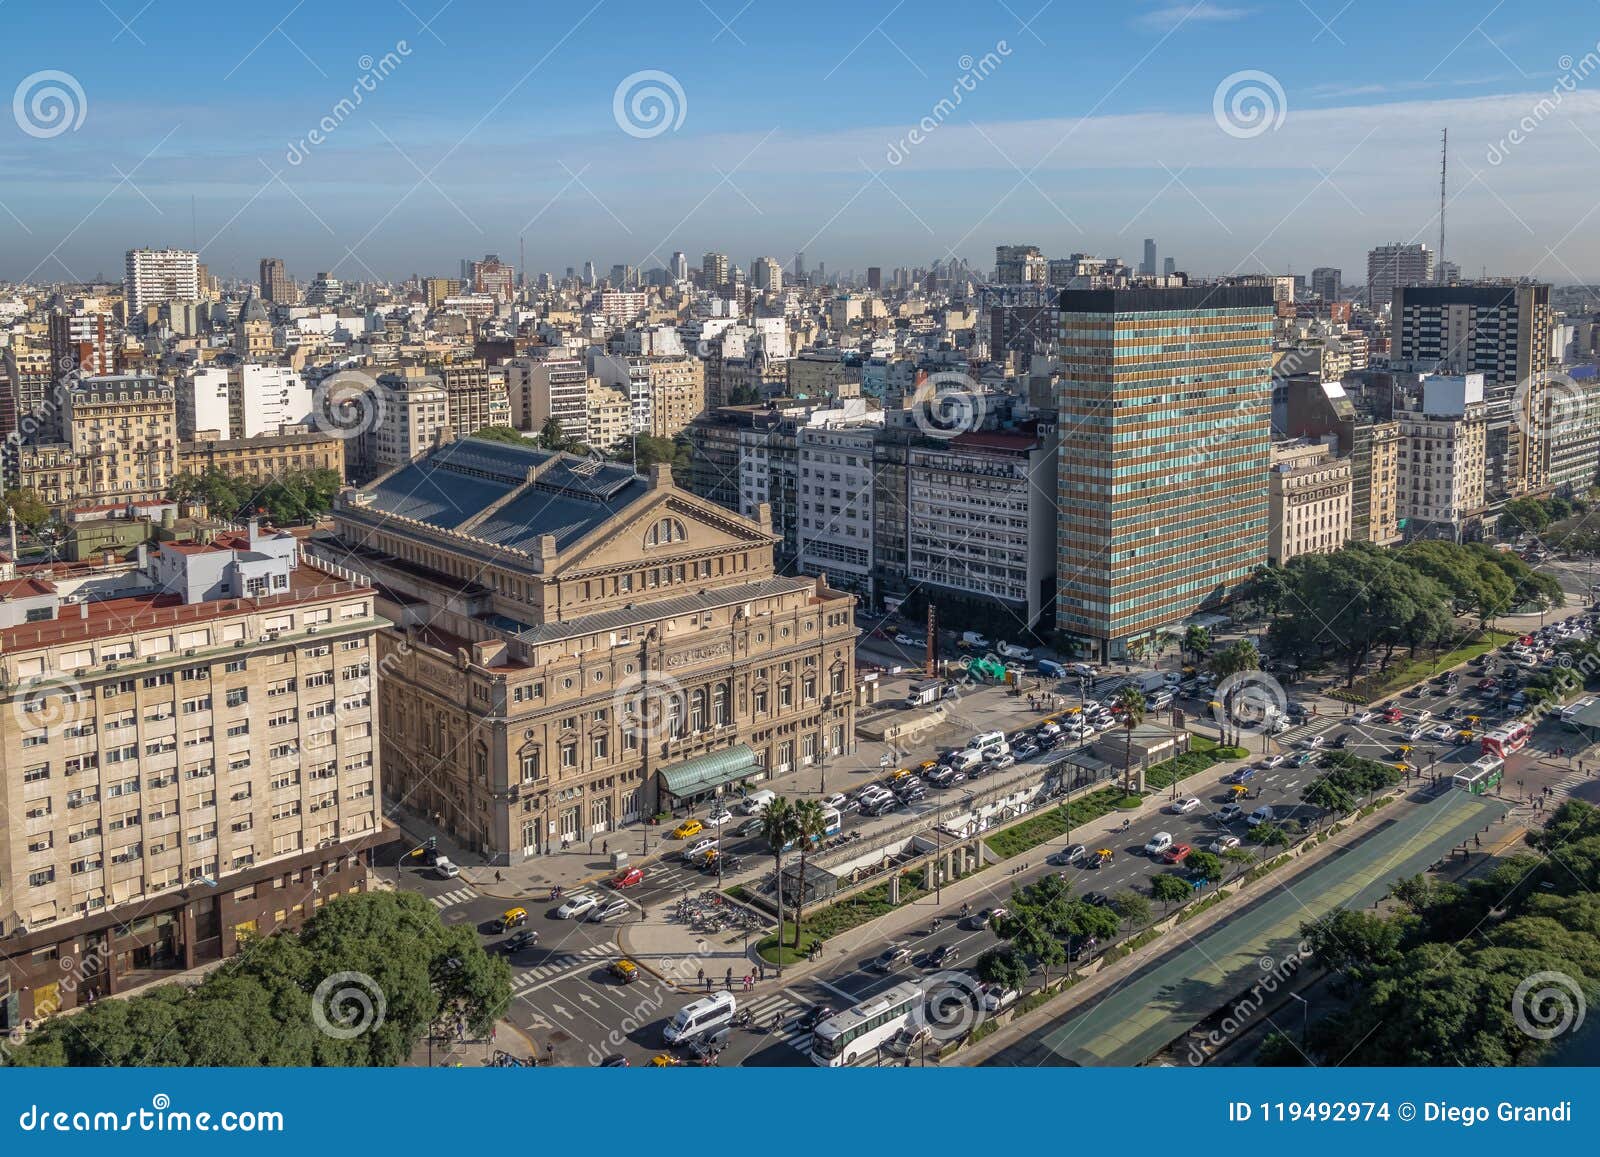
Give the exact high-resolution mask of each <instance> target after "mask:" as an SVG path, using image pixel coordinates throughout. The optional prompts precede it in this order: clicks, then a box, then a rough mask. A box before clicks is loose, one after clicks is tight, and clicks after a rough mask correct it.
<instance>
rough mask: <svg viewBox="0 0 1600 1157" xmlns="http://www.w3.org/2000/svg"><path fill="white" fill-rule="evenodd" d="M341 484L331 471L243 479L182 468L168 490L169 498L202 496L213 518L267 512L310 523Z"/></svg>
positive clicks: (239, 518)
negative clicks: (196, 472)
mask: <svg viewBox="0 0 1600 1157" xmlns="http://www.w3.org/2000/svg"><path fill="white" fill-rule="evenodd" d="M343 485H344V479H343V478H341V477H339V474H338V472H337V471H335V470H323V469H317V470H291V471H288V472H287V473H284V474H276V475H273V476H272V477H270V478H244V477H236V476H234V475H231V474H225V473H224V472H223V471H221V470H218V469H216V468H215V467H213V468H212V469H209V470H207V471H205V472H204V473H203V474H193V473H188V472H185V473H183V474H179V475H178V476H177V477H175V478H174V479H173V480H172V484H171V485H170V486H169V487H168V488H167V495H168V497H170V498H173V499H176V500H179V501H186V500H191V499H202V500H203V501H204V502H205V504H206V510H207V512H208V513H209V514H210V515H211V516H212V517H213V518H222V519H228V520H230V521H234V522H243V521H244V520H246V519H248V518H250V517H252V516H253V515H255V514H258V513H261V512H265V513H266V514H267V515H268V517H270V518H271V519H272V521H273V522H275V523H278V524H279V525H289V524H293V523H303V522H312V521H315V520H316V519H318V518H320V517H322V516H323V515H324V514H326V513H328V511H330V510H332V509H333V499H334V496H335V495H336V494H338V493H339V488H340V487H342V486H343Z"/></svg>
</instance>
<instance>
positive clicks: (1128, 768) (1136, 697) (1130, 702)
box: [1115, 683, 1144, 795]
mask: <svg viewBox="0 0 1600 1157" xmlns="http://www.w3.org/2000/svg"><path fill="white" fill-rule="evenodd" d="M1115 703H1116V705H1117V706H1118V707H1121V708H1122V727H1123V730H1124V732H1125V735H1124V738H1125V739H1126V741H1127V742H1126V743H1125V744H1124V747H1123V760H1122V789H1123V791H1125V792H1127V793H1128V794H1129V795H1132V794H1133V729H1134V728H1135V727H1138V726H1139V724H1141V723H1143V722H1144V692H1143V691H1140V690H1139V688H1137V687H1135V686H1134V685H1133V684H1132V683H1126V684H1124V685H1123V687H1122V690H1120V691H1118V692H1117V697H1116V699H1115Z"/></svg>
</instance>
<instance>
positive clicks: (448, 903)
mask: <svg viewBox="0 0 1600 1157" xmlns="http://www.w3.org/2000/svg"><path fill="white" fill-rule="evenodd" d="M477 898H478V893H476V892H474V891H473V890H472V889H471V888H457V889H455V890H454V891H451V892H441V893H440V894H439V895H437V896H430V897H429V900H430V901H431V902H432V903H433V906H434V907H435V908H438V909H439V910H440V911H441V912H442V911H444V909H446V908H451V907H454V906H455V905H457V904H465V903H466V902H467V901H468V900H475V899H477Z"/></svg>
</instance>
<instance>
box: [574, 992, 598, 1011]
mask: <svg viewBox="0 0 1600 1157" xmlns="http://www.w3.org/2000/svg"><path fill="white" fill-rule="evenodd" d="M578 999H579V1000H581V1001H583V1003H584V1004H587V1005H588V1006H589V1007H590V1008H599V1007H600V1002H599V1001H597V1000H596V999H595V998H594V997H592V996H590V995H589V994H588V993H587V992H580V993H578Z"/></svg>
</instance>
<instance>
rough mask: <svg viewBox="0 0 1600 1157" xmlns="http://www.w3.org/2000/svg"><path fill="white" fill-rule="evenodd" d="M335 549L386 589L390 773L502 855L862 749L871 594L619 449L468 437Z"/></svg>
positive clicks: (376, 501)
mask: <svg viewBox="0 0 1600 1157" xmlns="http://www.w3.org/2000/svg"><path fill="white" fill-rule="evenodd" d="M334 522H335V530H334V533H333V534H332V535H327V536H323V537H319V538H317V539H314V540H313V542H312V545H311V550H312V551H313V553H314V554H315V555H316V556H317V557H319V558H321V559H324V560H327V563H328V565H330V566H335V567H338V568H344V569H345V570H346V572H347V573H348V574H350V575H351V576H352V577H362V578H364V579H366V580H368V581H371V582H372V583H373V584H374V585H375V586H376V587H377V588H378V589H379V590H380V592H381V597H380V601H379V606H380V609H381V610H382V611H383V612H384V613H385V614H387V615H389V616H390V617H391V619H392V621H393V623H394V624H395V626H394V628H393V629H392V630H390V631H386V632H384V633H383V634H382V635H381V636H380V637H381V640H382V642H381V647H380V649H381V651H382V657H381V660H380V664H379V666H380V669H381V671H382V679H381V680H380V687H381V691H380V724H381V727H380V730H381V733H382V736H383V750H384V760H385V763H384V775H385V783H384V786H385V790H386V791H388V792H389V793H390V795H391V797H392V799H393V800H394V801H395V802H397V803H400V804H401V805H403V806H404V807H405V808H407V809H408V810H410V811H412V812H413V813H415V814H418V815H421V816H423V817H425V818H426V819H428V820H429V821H431V822H433V823H434V824H436V825H438V826H439V827H441V828H442V829H443V830H445V831H447V832H449V833H450V834H451V835H452V836H453V838H455V839H456V840H458V841H459V842H461V843H463V844H464V845H466V846H468V847H469V848H471V849H472V850H474V851H475V852H477V853H479V854H481V855H482V856H484V857H485V858H486V859H487V860H489V861H490V862H493V863H497V864H512V863H517V862H520V861H522V860H523V859H525V858H526V857H530V856H536V855H540V854H543V853H546V852H549V851H554V850H559V849H560V848H562V847H564V846H567V845H571V844H576V843H579V842H583V841H588V840H590V839H593V838H596V837H600V836H603V835H604V834H605V833H610V832H614V831H616V830H617V829H618V828H619V827H621V826H622V825H625V824H630V823H634V822H636V821H639V820H642V819H645V818H647V817H649V816H651V815H653V814H654V813H655V812H656V811H658V810H661V809H666V808H669V807H671V806H674V805H675V804H679V803H684V802H690V801H702V800H706V799H708V798H711V797H712V796H714V795H715V794H717V793H719V792H729V791H736V790H737V788H738V785H739V784H740V783H742V782H745V781H754V780H759V779H762V778H765V777H767V776H769V775H772V774H777V773H781V772H783V771H786V770H790V769H793V768H797V767H801V766H805V765H807V764H810V763H814V762H816V761H817V760H819V759H822V758H824V757H825V753H826V756H827V757H834V756H839V755H843V754H845V753H846V752H848V751H849V750H850V747H851V743H852V733H853V723H854V710H855V705H854V696H855V693H856V679H855V627H854V625H853V621H852V610H853V606H854V600H853V599H852V598H851V596H849V595H848V594H844V593H841V592H838V591H834V590H832V589H830V588H829V587H828V585H827V582H826V580H825V579H820V578H786V577H782V576H780V575H778V574H777V573H775V571H774V569H773V563H772V551H773V546H774V544H775V543H776V542H777V541H778V538H777V536H776V535H775V534H774V533H773V532H772V528H771V524H770V515H769V514H768V512H767V510H766V508H765V507H764V506H763V507H762V508H761V511H760V515H759V518H758V519H757V520H754V521H752V520H750V519H746V518H743V517H741V516H740V515H737V514H734V513H732V512H731V511H728V510H725V509H723V508H722V507H719V506H716V505H715V504H713V503H710V502H708V501H706V500H704V499H701V498H698V497H696V496H695V495H693V494H690V493H688V492H687V491H683V490H680V489H678V488H677V487H676V486H674V485H673V483H672V481H671V473H670V471H669V470H668V469H667V468H666V467H665V466H661V467H657V468H655V469H653V470H652V471H651V472H650V474H649V475H648V476H643V475H639V474H636V473H634V472H633V470H632V469H631V468H629V467H628V466H625V465H621V464H616V463H606V464H601V463H597V462H593V461H586V460H584V459H581V458H576V457H573V456H571V455H565V454H553V453H550V452H548V451H544V450H538V449H534V448H531V447H520V446H512V445H506V444H502V443H497V442H486V441H480V440H477V439H472V438H468V439H464V440H458V441H451V442H447V443H445V444H443V445H441V446H439V447H438V448H436V449H434V450H432V451H430V452H429V453H427V454H425V455H423V456H421V457H419V458H417V459H416V460H414V461H412V462H410V463H408V464H407V465H405V466H402V467H400V468H398V469H396V470H393V471H391V472H390V473H388V474H386V475H385V476H383V477H381V478H379V479H377V480H376V481H374V482H373V483H372V484H371V485H369V486H367V487H365V488H364V489H361V490H350V491H346V492H345V494H344V495H342V496H341V498H340V500H339V502H338V504H337V507H336V509H335V511H334Z"/></svg>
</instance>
